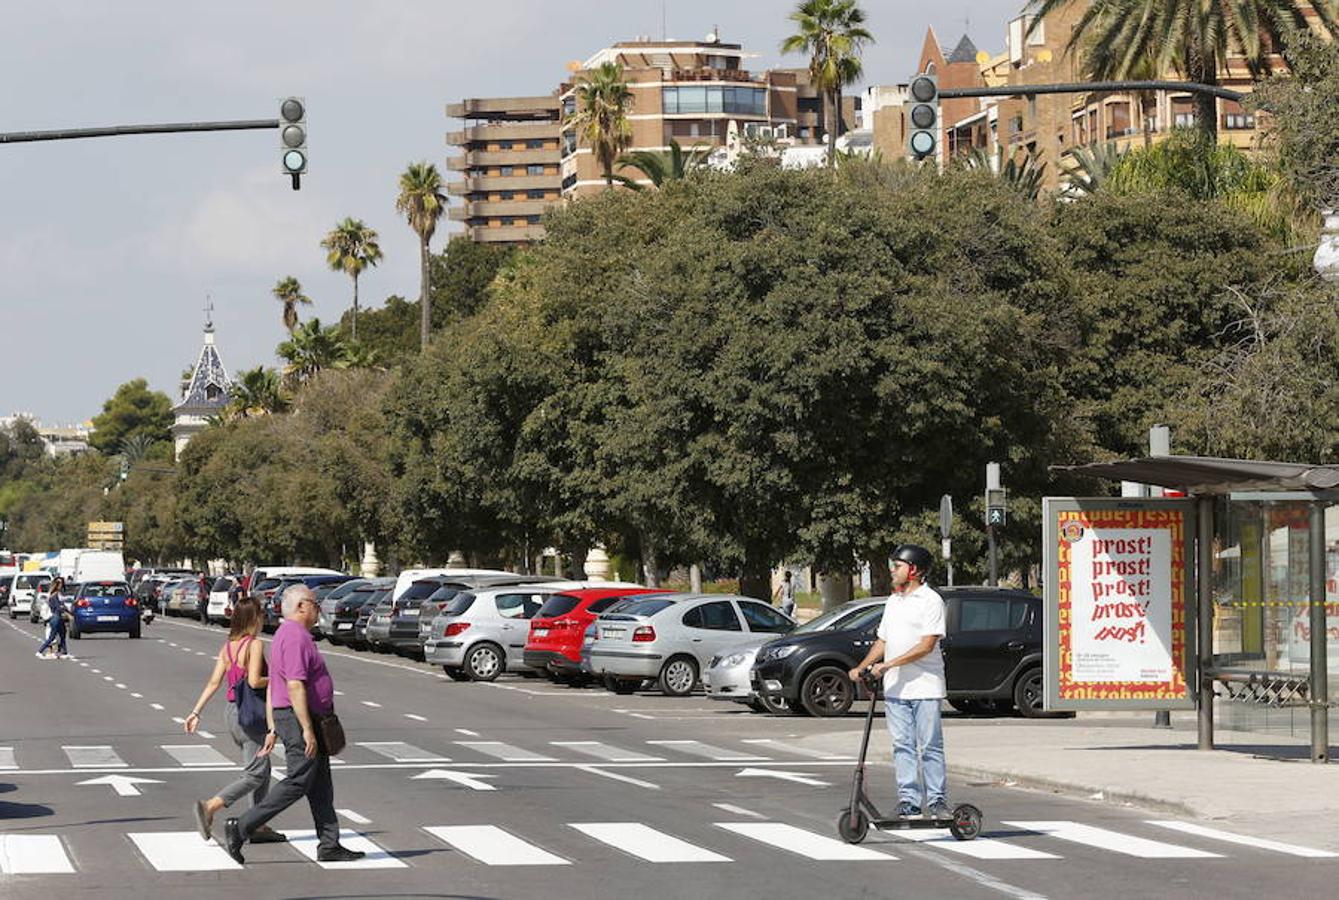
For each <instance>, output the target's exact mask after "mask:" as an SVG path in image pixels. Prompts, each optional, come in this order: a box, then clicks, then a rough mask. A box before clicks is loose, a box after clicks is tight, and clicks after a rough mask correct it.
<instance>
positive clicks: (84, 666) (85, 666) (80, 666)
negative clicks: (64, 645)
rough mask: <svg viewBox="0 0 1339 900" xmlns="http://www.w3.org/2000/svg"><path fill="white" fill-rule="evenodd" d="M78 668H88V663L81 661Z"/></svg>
mask: <svg viewBox="0 0 1339 900" xmlns="http://www.w3.org/2000/svg"><path fill="white" fill-rule="evenodd" d="M79 668H81V669H87V668H88V663H86V662H81V663H80V664H79Z"/></svg>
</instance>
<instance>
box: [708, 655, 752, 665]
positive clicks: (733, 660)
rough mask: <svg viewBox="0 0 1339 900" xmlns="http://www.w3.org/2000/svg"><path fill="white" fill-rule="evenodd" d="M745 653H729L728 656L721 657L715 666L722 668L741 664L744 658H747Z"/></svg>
mask: <svg viewBox="0 0 1339 900" xmlns="http://www.w3.org/2000/svg"><path fill="white" fill-rule="evenodd" d="M748 658H749V655H748V654H747V653H731V654H730V655H729V656H725V657H722V658H721V659H720V661H719V662H718V663H716V667H718V668H724V669H733V668H735V667H736V666H742V665H743V664H744V660H746V659H748Z"/></svg>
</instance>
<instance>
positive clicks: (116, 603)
mask: <svg viewBox="0 0 1339 900" xmlns="http://www.w3.org/2000/svg"><path fill="white" fill-rule="evenodd" d="M70 612H71V613H73V615H74V621H72V622H71V623H70V637H72V638H74V639H75V640H78V639H79V638H81V637H83V636H84V635H85V634H94V633H97V632H100V631H111V632H121V631H124V632H125V633H127V634H129V635H130V636H131V637H132V638H137V637H139V635H140V618H139V616H140V608H139V601H138V600H136V599H135V598H134V596H133V595H132V594H131V593H130V585H128V584H126V583H125V582H124V581H85V582H84V583H82V584H79V585H76V586H75V589H74V601H73V602H72V603H71V604H70Z"/></svg>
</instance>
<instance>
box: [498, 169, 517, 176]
mask: <svg viewBox="0 0 1339 900" xmlns="http://www.w3.org/2000/svg"><path fill="white" fill-rule="evenodd" d="M497 173H498V174H499V175H501V176H502V177H503V178H510V177H511V176H512V175H514V174H516V170H515V169H514V168H513V167H512V166H501V167H499V168H498V170H497Z"/></svg>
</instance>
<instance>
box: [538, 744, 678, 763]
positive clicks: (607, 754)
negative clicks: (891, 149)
mask: <svg viewBox="0 0 1339 900" xmlns="http://www.w3.org/2000/svg"><path fill="white" fill-rule="evenodd" d="M549 743H550V744H552V745H553V746H554V747H565V748H567V749H568V750H574V751H576V752H577V753H585V754H587V755H588V756H594V757H596V758H598V759H602V760H604V761H605V762H663V761H664V759H665V758H664V757H663V756H652V755H651V754H649V753H638V752H637V751H636V750H624V749H623V748H622V747H615V746H613V745H611V744H606V743H603V742H602V741H549Z"/></svg>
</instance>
